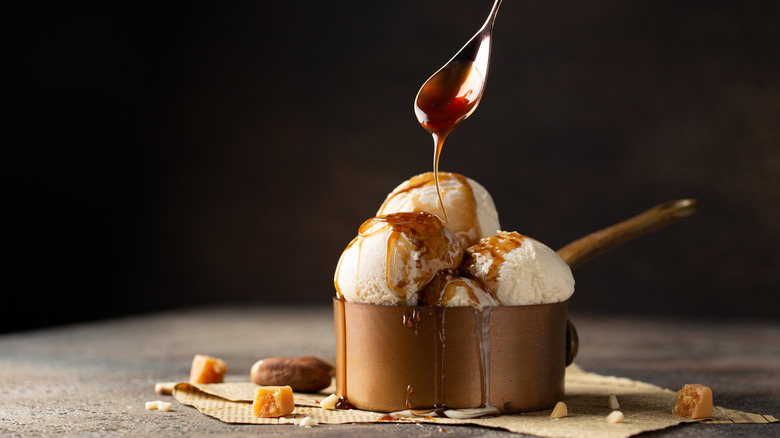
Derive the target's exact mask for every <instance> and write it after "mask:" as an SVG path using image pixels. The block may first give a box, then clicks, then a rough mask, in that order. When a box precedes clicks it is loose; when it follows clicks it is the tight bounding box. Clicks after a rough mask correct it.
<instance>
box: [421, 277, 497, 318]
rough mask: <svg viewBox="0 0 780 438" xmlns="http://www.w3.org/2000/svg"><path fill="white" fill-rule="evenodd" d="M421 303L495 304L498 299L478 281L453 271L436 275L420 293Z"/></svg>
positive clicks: (478, 305) (453, 305) (445, 304)
mask: <svg viewBox="0 0 780 438" xmlns="http://www.w3.org/2000/svg"><path fill="white" fill-rule="evenodd" d="M420 298H421V301H422V305H424V306H445V307H473V308H475V309H478V310H482V309H483V307H485V306H497V305H498V301H497V300H496V299H495V298H493V295H491V294H490V292H488V291H486V290H485V288H484V287H483V286H482V285H481V284H480V283H479V282H478V281H474V280H472V279H470V278H466V277H462V276H460V275H457V274H455V273H453V272H449V271H444V272H440V273H439V274H437V275H436V277H434V278H433V280H431V282H430V283H428V285H427V286H426V287H425V289H423V290H422V292H421V293H420Z"/></svg>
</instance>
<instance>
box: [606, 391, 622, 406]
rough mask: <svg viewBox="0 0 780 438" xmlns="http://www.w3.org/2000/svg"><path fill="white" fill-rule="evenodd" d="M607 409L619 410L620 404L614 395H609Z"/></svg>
mask: <svg viewBox="0 0 780 438" xmlns="http://www.w3.org/2000/svg"><path fill="white" fill-rule="evenodd" d="M607 407H608V408H610V409H612V410H615V409H620V403H618V399H617V396H616V395H615V394H611V395H610V396H609V400H607Z"/></svg>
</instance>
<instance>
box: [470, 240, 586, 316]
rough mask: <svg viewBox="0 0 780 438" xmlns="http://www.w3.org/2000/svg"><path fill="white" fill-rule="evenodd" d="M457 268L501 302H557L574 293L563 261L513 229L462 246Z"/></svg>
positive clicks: (507, 304)
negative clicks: (459, 266)
mask: <svg viewBox="0 0 780 438" xmlns="http://www.w3.org/2000/svg"><path fill="white" fill-rule="evenodd" d="M461 270H462V271H463V272H464V273H465V274H466V275H468V276H470V277H472V278H475V279H477V280H479V281H480V282H482V284H484V285H485V287H486V288H487V289H488V290H489V291H490V293H492V294H493V296H494V297H495V298H496V299H497V300H498V302H499V303H500V304H501V305H504V306H519V305H530V304H546V303H558V302H562V301H565V300H567V299H568V298H569V297H570V296H571V295H572V293H574V276H572V273H571V269H570V268H569V266H568V265H567V264H566V262H564V261H563V259H562V258H561V257H560V256H559V255H558V254H556V252H555V251H553V250H552V249H551V248H550V247H548V246H546V245H545V244H543V243H541V242H539V241H537V240H534V239H532V238H530V237H527V236H523V235H521V234H518V233H516V232H506V231H501V232H499V233H498V234H497V235H495V236H489V237H485V238H482V239H481V240H480V241H479V243H477V244H476V245H474V246H471V247H469V248H468V249H466V251H465V255H464V260H463V265H462V266H461Z"/></svg>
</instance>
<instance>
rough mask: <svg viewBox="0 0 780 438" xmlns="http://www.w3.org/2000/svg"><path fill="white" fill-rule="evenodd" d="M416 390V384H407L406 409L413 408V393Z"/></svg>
mask: <svg viewBox="0 0 780 438" xmlns="http://www.w3.org/2000/svg"><path fill="white" fill-rule="evenodd" d="M413 392H414V386H412V385H407V386H406V409H412V393H413Z"/></svg>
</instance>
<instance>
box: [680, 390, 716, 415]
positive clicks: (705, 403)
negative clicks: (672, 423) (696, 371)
mask: <svg viewBox="0 0 780 438" xmlns="http://www.w3.org/2000/svg"><path fill="white" fill-rule="evenodd" d="M672 413H673V414H674V415H679V416H680V417H688V418H693V419H700V418H709V417H711V416H712V390H711V389H710V388H708V387H706V386H704V385H700V384H698V383H694V384H691V385H685V386H683V388H682V389H681V390H679V391H677V403H676V404H675V405H674V409H673V410H672Z"/></svg>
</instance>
